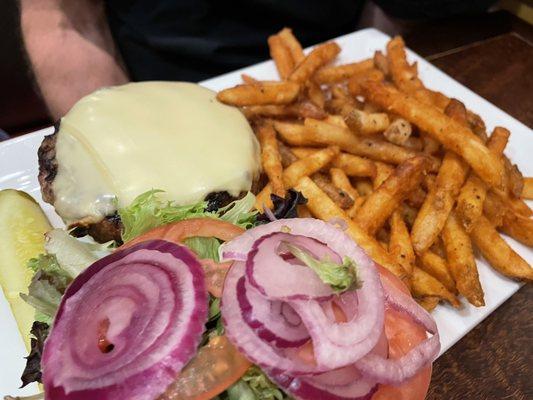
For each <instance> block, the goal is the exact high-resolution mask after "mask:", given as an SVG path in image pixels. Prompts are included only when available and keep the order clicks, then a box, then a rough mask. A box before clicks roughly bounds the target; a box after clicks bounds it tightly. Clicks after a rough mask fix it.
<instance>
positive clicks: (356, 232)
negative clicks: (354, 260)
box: [294, 177, 407, 280]
mask: <svg viewBox="0 0 533 400" xmlns="http://www.w3.org/2000/svg"><path fill="white" fill-rule="evenodd" d="M294 188H295V189H296V190H298V191H299V192H301V193H302V194H303V195H304V196H305V198H306V199H307V201H308V202H307V207H308V208H309V210H310V211H311V213H312V214H313V215H314V216H315V217H316V218H320V219H322V220H324V221H329V220H331V219H332V218H341V219H342V220H344V221H345V222H346V225H347V226H348V228H347V229H346V234H348V235H349V236H350V237H351V238H352V239H353V240H354V241H355V242H356V243H357V244H358V245H359V246H361V247H362V248H363V249H364V250H365V251H366V252H367V254H368V255H369V256H370V257H372V258H373V259H374V260H375V261H376V262H377V263H379V264H381V265H383V266H384V267H385V268H387V269H388V270H389V271H391V272H392V273H393V274H395V275H396V276H398V277H399V278H400V279H402V280H405V279H406V278H407V277H406V273H405V271H404V270H403V268H402V267H401V266H400V265H399V264H397V263H396V262H395V261H394V260H393V259H392V257H391V256H390V255H389V253H388V252H387V251H385V249H384V248H383V247H381V245H380V244H379V242H378V241H377V240H376V239H374V238H373V237H372V236H370V235H368V234H367V233H366V232H365V231H364V230H363V229H361V227H359V225H358V224H356V223H355V222H354V221H352V220H351V219H350V218H349V217H348V216H347V215H346V213H344V212H343V211H342V209H340V208H339V207H338V206H337V205H336V204H335V203H334V202H333V200H331V199H330V198H329V197H328V196H327V195H326V194H325V193H324V192H323V191H322V190H320V188H319V187H318V186H317V185H316V184H315V183H314V182H313V181H312V180H311V179H310V178H308V177H304V178H302V179H301V180H300V181H299V182H298V184H297V185H296V186H295V187H294Z"/></svg>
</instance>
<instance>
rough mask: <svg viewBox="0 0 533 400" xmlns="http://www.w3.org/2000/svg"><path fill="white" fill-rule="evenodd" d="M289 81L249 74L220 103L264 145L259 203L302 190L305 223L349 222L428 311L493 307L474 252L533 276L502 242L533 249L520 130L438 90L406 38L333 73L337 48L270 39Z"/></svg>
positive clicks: (283, 36) (529, 185)
mask: <svg viewBox="0 0 533 400" xmlns="http://www.w3.org/2000/svg"><path fill="white" fill-rule="evenodd" d="M268 44H269V47H270V54H271V56H272V58H273V60H274V62H275V64H276V67H277V70H278V73H279V76H280V80H279V81H258V80H256V79H254V78H253V77H250V76H247V75H243V76H242V79H243V84H242V85H238V86H236V87H233V88H230V89H226V90H223V91H221V92H219V93H218V99H219V100H220V101H222V102H224V103H227V104H231V105H234V106H238V107H241V110H242V112H243V113H244V114H245V115H246V116H247V118H248V119H249V121H250V122H251V123H252V126H253V127H254V130H255V132H256V134H257V136H258V138H259V141H260V143H261V147H262V165H263V170H264V172H265V174H266V176H267V177H268V183H267V184H266V186H265V187H264V188H263V189H262V191H261V192H260V193H259V194H258V195H257V203H256V207H257V208H258V209H263V208H264V207H271V206H272V203H271V197H270V195H271V194H276V195H278V196H284V195H285V193H286V191H287V190H288V189H289V188H294V189H295V190H298V191H300V192H301V193H302V194H303V195H304V196H305V197H306V198H307V200H308V202H307V204H306V205H305V206H300V208H299V210H298V212H299V215H300V216H314V217H316V218H320V219H323V220H326V221H329V220H335V221H340V220H342V221H344V222H342V224H343V225H345V228H346V232H347V233H348V234H349V235H350V236H351V237H352V238H353V239H354V240H355V241H356V242H357V243H358V244H359V245H360V246H361V247H363V248H364V249H365V251H366V252H367V253H368V254H369V255H370V256H371V257H372V258H373V259H374V260H375V261H376V262H378V263H380V264H381V265H382V266H384V267H385V268H387V269H389V270H390V271H391V272H392V273H394V274H395V275H397V276H398V277H399V278H400V279H402V280H403V281H404V282H405V284H406V285H407V286H408V287H409V288H410V290H411V292H412V294H413V296H414V297H415V298H416V299H417V301H419V302H420V303H421V304H422V305H423V306H424V307H425V308H426V309H428V310H432V309H433V308H435V306H436V305H437V304H438V303H439V302H440V301H445V302H448V303H449V304H451V305H452V306H454V307H460V305H461V302H460V299H459V297H458V296H459V295H462V296H463V297H464V298H465V299H466V300H467V301H468V302H470V303H471V304H473V305H474V306H478V307H479V306H483V305H484V304H485V302H484V292H483V288H482V287H481V284H480V281H479V276H478V271H477V267H476V261H475V249H478V250H479V253H480V254H481V255H482V256H483V257H484V258H485V259H486V260H487V261H488V262H489V263H490V265H491V266H492V267H493V268H494V269H495V270H496V271H498V272H499V273H501V274H503V275H506V276H508V277H511V278H514V279H519V280H524V281H531V280H533V269H532V268H531V266H530V265H529V264H528V263H527V262H526V261H525V260H524V259H523V258H521V257H520V256H519V255H518V254H517V253H516V252H515V251H513V249H512V248H511V247H510V246H509V245H508V244H507V243H506V242H505V241H504V240H503V239H502V237H501V236H500V233H499V232H503V233H505V234H507V235H509V236H511V237H513V238H515V239H516V240H518V241H520V242H522V243H524V244H526V245H527V246H533V219H532V215H533V212H532V211H531V209H530V208H529V207H528V205H527V204H526V203H525V202H524V200H523V199H524V198H526V199H532V198H533V178H523V177H522V175H521V174H520V171H519V170H518V168H517V167H516V165H513V164H512V163H511V161H510V160H509V159H508V158H507V157H506V156H505V155H504V154H503V151H504V149H505V146H506V144H507V141H508V139H509V135H510V132H509V131H508V130H507V129H505V128H503V127H497V128H495V129H494V130H493V131H492V133H491V134H490V136H489V135H488V134H487V132H486V128H485V124H484V122H483V120H482V119H481V118H480V117H479V116H478V115H476V114H475V113H473V112H471V111H470V110H468V109H466V107H465V105H464V104H463V103H461V102H460V101H459V100H457V99H451V98H448V97H447V96H445V95H444V94H442V93H439V92H436V91H433V90H430V89H428V88H426V86H425V85H424V83H423V82H422V81H421V80H420V79H419V77H418V74H417V66H416V63H415V64H410V63H409V62H408V60H407V58H406V52H405V45H404V42H403V40H402V38H400V37H396V38H394V39H392V40H390V41H389V42H388V44H387V46H386V50H385V52H381V51H376V52H375V54H374V56H373V58H372V59H366V60H363V61H359V62H355V63H351V64H344V65H334V64H333V62H334V60H335V58H336V56H337V55H338V54H339V52H340V51H341V49H340V47H339V46H338V45H337V44H336V43H334V42H328V43H324V44H321V45H318V46H316V47H315V48H314V49H313V50H312V51H311V52H310V53H308V54H307V55H305V54H304V52H303V51H302V47H301V45H300V43H299V42H298V40H297V39H296V38H295V37H294V35H293V34H292V32H291V30H290V29H288V28H285V29H283V30H282V31H281V32H279V33H277V34H276V35H273V36H271V37H270V38H269V39H268Z"/></svg>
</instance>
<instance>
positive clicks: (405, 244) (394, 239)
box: [389, 209, 416, 276]
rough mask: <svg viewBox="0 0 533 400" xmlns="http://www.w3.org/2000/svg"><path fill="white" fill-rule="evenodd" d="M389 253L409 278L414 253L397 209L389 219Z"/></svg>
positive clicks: (407, 232)
mask: <svg viewBox="0 0 533 400" xmlns="http://www.w3.org/2000/svg"><path fill="white" fill-rule="evenodd" d="M389 253H390V254H391V255H392V257H394V259H395V260H396V262H397V263H398V264H400V265H401V266H402V267H403V269H404V270H405V271H406V272H407V274H408V275H409V276H410V275H411V274H412V273H413V268H414V265H415V259H416V257H415V251H414V250H413V245H412V244H411V237H410V236H409V231H408V230H407V226H406V225H405V221H404V220H403V216H402V214H401V212H400V211H399V210H398V209H397V210H396V211H394V212H393V213H392V216H391V219H390V239H389Z"/></svg>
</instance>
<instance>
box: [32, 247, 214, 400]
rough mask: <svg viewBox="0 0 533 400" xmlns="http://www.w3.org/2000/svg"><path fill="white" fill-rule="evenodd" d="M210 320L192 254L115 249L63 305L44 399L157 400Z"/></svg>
mask: <svg viewBox="0 0 533 400" xmlns="http://www.w3.org/2000/svg"><path fill="white" fill-rule="evenodd" d="M206 320H207V291H206V286H205V280H204V274H203V270H202V266H201V265H200V263H199V262H198V260H197V259H196V257H195V256H194V254H193V253H192V252H191V251H190V250H188V249H187V248H186V247H184V246H180V245H177V244H173V243H170V242H166V241H162V240H153V241H148V242H142V243H139V244H137V245H135V246H132V247H130V248H128V249H125V250H118V251H116V252H115V253H113V254H111V255H109V256H107V257H105V258H102V259H100V260H98V261H97V262H95V263H94V264H92V265H91V266H89V267H88V268H87V269H86V270H85V271H84V272H83V273H82V274H81V275H79V276H78V277H77V278H76V279H75V280H74V281H73V282H72V284H71V285H70V286H69V288H68V289H67V291H66V293H65V295H64V297H63V299H62V301H61V305H60V308H59V310H58V313H57V315H56V318H55V321H54V326H53V329H52V330H51V332H50V335H49V337H48V339H47V341H46V343H45V347H44V352H43V358H42V367H43V383H44V388H45V393H46V397H47V398H50V399H54V400H67V399H68V400H74V399H76V400H78V399H96V398H97V399H104V400H105V399H117V398H127V399H135V400H145V399H146V400H148V399H153V398H155V397H157V396H158V395H159V394H161V393H162V392H164V391H165V389H166V387H167V386H168V385H169V384H170V383H171V382H172V381H173V380H174V379H175V377H176V375H177V374H178V373H179V371H180V370H181V369H182V367H183V366H184V365H185V364H186V363H187V362H188V361H189V360H190V359H191V358H192V357H193V356H194V354H195V353H196V350H197V346H198V344H199V343H200V340H201V336H202V332H203V330H204V324H205V322H206ZM99 343H100V344H101V343H107V348H105V349H102V347H99ZM108 350H109V351H108Z"/></svg>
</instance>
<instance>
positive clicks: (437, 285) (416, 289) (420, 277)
mask: <svg viewBox="0 0 533 400" xmlns="http://www.w3.org/2000/svg"><path fill="white" fill-rule="evenodd" d="M411 292H412V293H413V296H415V297H427V296H431V297H438V298H440V299H442V300H446V301H447V302H449V303H450V304H451V305H452V306H454V307H456V308H459V307H460V306H461V303H460V302H459V300H458V299H457V297H455V295H454V294H453V293H451V292H450V291H449V290H448V289H446V287H445V286H444V285H443V284H442V283H441V282H440V281H439V280H438V279H437V278H434V277H433V276H432V275H430V274H428V273H427V272H425V271H423V270H422V269H420V268H418V267H414V269H413V273H412V275H411Z"/></svg>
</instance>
